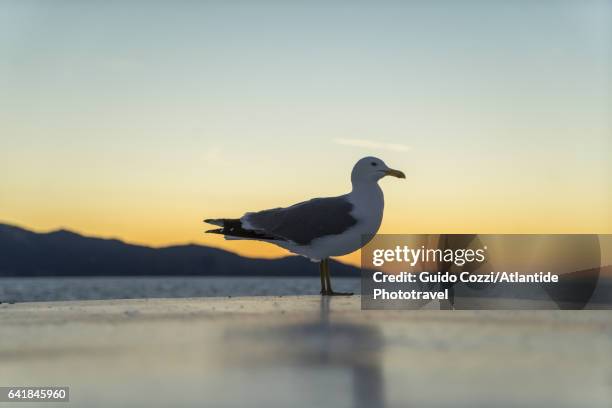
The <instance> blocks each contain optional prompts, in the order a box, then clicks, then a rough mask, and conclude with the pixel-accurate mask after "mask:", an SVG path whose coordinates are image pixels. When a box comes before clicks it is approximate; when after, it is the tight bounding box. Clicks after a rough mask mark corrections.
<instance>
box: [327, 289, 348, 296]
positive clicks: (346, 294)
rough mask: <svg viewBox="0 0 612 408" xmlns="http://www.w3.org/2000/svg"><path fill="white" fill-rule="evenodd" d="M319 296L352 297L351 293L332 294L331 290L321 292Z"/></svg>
mask: <svg viewBox="0 0 612 408" xmlns="http://www.w3.org/2000/svg"><path fill="white" fill-rule="evenodd" d="M321 296H353V292H334V291H333V290H325V291H321Z"/></svg>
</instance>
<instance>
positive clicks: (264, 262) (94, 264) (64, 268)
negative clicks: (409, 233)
mask: <svg viewBox="0 0 612 408" xmlns="http://www.w3.org/2000/svg"><path fill="white" fill-rule="evenodd" d="M332 265H333V266H332V268H333V269H332V275H333V276H344V277H348V276H350V277H355V278H357V277H359V276H360V270H359V268H356V267H353V266H350V265H346V264H343V263H340V262H337V261H332ZM0 276H5V277H6V276H13V277H15V276H319V269H318V265H317V264H316V263H313V262H310V261H309V260H307V259H306V258H302V257H297V256H288V257H285V258H280V259H251V258H245V257H241V256H239V255H236V254H234V253H231V252H228V251H224V250H221V249H217V248H211V247H207V246H203V245H195V244H190V245H177V246H169V247H164V248H151V247H147V246H140V245H132V244H127V243H125V242H122V241H119V240H116V239H102V238H93V237H86V236H83V235H80V234H76V233H74V232H71V231H67V230H58V231H53V232H49V233H36V232H32V231H29V230H26V229H23V228H19V227H16V226H12V225H7V224H0Z"/></svg>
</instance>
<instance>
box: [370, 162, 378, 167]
mask: <svg viewBox="0 0 612 408" xmlns="http://www.w3.org/2000/svg"><path fill="white" fill-rule="evenodd" d="M370 164H371V165H372V166H378V163H376V162H372V163H370Z"/></svg>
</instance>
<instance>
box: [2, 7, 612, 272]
mask: <svg viewBox="0 0 612 408" xmlns="http://www.w3.org/2000/svg"><path fill="white" fill-rule="evenodd" d="M611 78H612V1H589V0H584V1H553V0H550V1H546V0H542V1H436V0H433V1H413V2H409V1H405V2H402V1H387V2H373V1H372V2H366V1H358V2H348V1H335V2H334V1H332V2H324V1H313V2H298V1H294V2H292V1H288V2H280V1H272V0H270V1H248V2H247V1H237V0H229V1H223V2H222V1H209V2H206V1H202V2H195V1H185V2H180V1H172V2H171V1H167V2H135V1H132V2H130V1H126V2H102V1H53V2H49V1H39V2H35V1H27V0H25V1H24V0H16V1H7V0H0V95H1V96H0V174H1V175H2V176H1V181H0V220H1V221H3V222H8V223H13V224H17V225H21V226H24V227H27V228H33V229H35V230H50V229H55V228H59V227H64V228H69V229H72V230H75V231H78V232H81V233H85V234H89V235H97V236H104V237H117V238H120V239H123V240H126V241H128V242H135V243H144V244H149V245H155V246H158V245H166V244H177V243H186V242H197V243H201V244H207V245H213V246H219V247H223V248H227V249H230V250H232V251H235V252H238V253H241V254H243V255H249V256H278V255H282V254H284V252H283V251H282V250H280V249H279V250H277V249H275V248H274V247H273V246H271V245H267V244H261V243H244V242H236V241H231V242H225V241H223V239H222V238H220V237H217V236H205V235H203V234H202V231H203V230H204V226H203V225H202V223H201V220H202V219H203V218H205V217H218V216H230V217H232V216H236V217H237V216H240V215H241V214H242V213H243V212H244V211H247V210H257V209H264V208H269V207H276V206H285V205H289V204H292V203H294V202H297V201H300V200H303V199H307V198H310V197H315V196H326V195H337V194H342V193H345V192H347V191H348V190H349V189H350V183H349V173H350V169H351V167H352V165H353V163H354V162H355V161H356V160H357V159H359V158H360V157H362V156H366V155H376V156H378V157H380V158H382V159H383V160H385V161H386V162H387V164H388V165H390V166H391V167H395V168H399V169H401V170H403V171H404V172H405V173H406V174H407V176H408V177H407V180H397V179H389V180H387V179H384V180H383V181H382V182H381V183H382V186H383V189H384V190H385V197H386V203H387V204H386V210H385V218H384V221H383V226H382V229H381V232H388V233H459V232H478V233H557V232H568V233H571V232H587V233H591V232H593V233H612V215H611V213H612V212H611V211H610V208H612V161H611V158H612V157H611V153H612V80H611ZM345 259H346V258H345ZM348 259H349V260H353V261H354V260H358V257H355V255H353V256H352V257H349V258H348Z"/></svg>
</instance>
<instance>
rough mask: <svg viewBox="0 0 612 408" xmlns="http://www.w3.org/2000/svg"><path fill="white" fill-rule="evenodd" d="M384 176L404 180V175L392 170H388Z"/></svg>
mask: <svg viewBox="0 0 612 408" xmlns="http://www.w3.org/2000/svg"><path fill="white" fill-rule="evenodd" d="M385 176H393V177H397V178H403V179H405V178H406V175H405V174H404V173H403V172H401V171H399V170H394V169H389V170H387V171H386V172H385Z"/></svg>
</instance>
